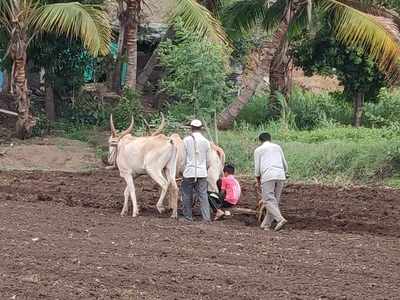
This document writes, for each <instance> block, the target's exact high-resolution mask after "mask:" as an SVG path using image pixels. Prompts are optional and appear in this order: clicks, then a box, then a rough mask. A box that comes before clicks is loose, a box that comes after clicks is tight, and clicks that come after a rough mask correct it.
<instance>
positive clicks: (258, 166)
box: [254, 142, 288, 183]
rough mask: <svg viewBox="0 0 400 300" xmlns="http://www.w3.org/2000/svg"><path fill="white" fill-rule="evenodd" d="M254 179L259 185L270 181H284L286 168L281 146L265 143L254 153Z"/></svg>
mask: <svg viewBox="0 0 400 300" xmlns="http://www.w3.org/2000/svg"><path fill="white" fill-rule="evenodd" d="M254 166H255V175H256V177H259V176H260V177H261V183H264V182H266V181H271V180H286V175H285V173H286V172H287V169H288V166H287V162H286V159H285V156H284V155H283V151H282V148H281V146H279V145H277V144H273V143H271V142H265V143H263V144H262V145H261V146H259V147H258V148H257V149H256V150H255V151H254Z"/></svg>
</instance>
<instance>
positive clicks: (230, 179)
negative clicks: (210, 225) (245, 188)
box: [209, 165, 241, 220]
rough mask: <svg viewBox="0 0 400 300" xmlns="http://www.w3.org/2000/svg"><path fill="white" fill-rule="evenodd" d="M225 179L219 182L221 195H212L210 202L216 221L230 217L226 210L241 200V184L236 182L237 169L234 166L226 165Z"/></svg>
mask: <svg viewBox="0 0 400 300" xmlns="http://www.w3.org/2000/svg"><path fill="white" fill-rule="evenodd" d="M223 171H224V177H222V179H221V180H219V182H218V187H220V195H216V194H215V193H210V195H209V201H210V205H211V207H212V208H213V209H214V211H215V219H214V220H218V219H219V218H221V217H222V216H224V215H230V213H229V211H224V210H223V209H224V208H230V207H233V206H235V205H236V204H238V202H239V198H240V193H241V189H240V184H239V182H238V181H237V180H236V178H235V176H234V174H235V168H234V167H233V166H232V165H225V167H224V170H223Z"/></svg>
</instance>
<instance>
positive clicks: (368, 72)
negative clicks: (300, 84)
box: [293, 24, 386, 100]
mask: <svg viewBox="0 0 400 300" xmlns="http://www.w3.org/2000/svg"><path fill="white" fill-rule="evenodd" d="M293 49H294V51H293V55H294V59H295V63H296V65H297V66H299V67H301V68H302V69H303V70H304V72H305V74H306V75H308V76H311V75H313V74H321V75H328V76H329V75H336V76H337V78H338V80H339V81H340V83H341V84H342V85H343V86H344V93H345V96H347V98H348V99H350V100H352V99H353V97H354V96H355V95H356V94H357V93H362V94H363V95H364V96H365V100H375V99H376V97H377V96H378V93H379V91H380V89H381V88H382V87H383V86H385V84H386V81H385V76H384V74H382V73H381V72H380V71H379V68H378V66H377V65H376V63H375V62H374V61H373V60H372V59H371V58H370V57H369V56H368V55H367V54H366V53H365V51H363V49H361V48H350V47H346V46H344V45H343V44H342V43H340V42H339V41H338V40H337V39H336V38H335V35H334V33H333V32H332V30H331V28H330V26H329V24H325V25H324V26H323V28H322V29H321V31H320V32H319V33H318V34H316V35H315V37H314V38H313V39H309V35H307V34H305V36H303V38H302V39H301V40H300V41H299V42H297V43H296V44H295V47H294V48H293Z"/></svg>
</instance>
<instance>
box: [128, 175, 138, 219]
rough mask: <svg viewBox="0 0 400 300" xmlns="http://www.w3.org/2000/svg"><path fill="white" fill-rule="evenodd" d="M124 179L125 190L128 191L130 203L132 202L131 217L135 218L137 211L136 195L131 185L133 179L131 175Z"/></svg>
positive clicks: (133, 186)
mask: <svg viewBox="0 0 400 300" xmlns="http://www.w3.org/2000/svg"><path fill="white" fill-rule="evenodd" d="M124 178H125V181H126V184H127V185H128V186H127V189H128V191H129V195H130V196H131V201H132V206H133V211H132V217H136V216H137V215H138V214H139V209H138V205H137V201H136V194H135V185H134V184H133V178H132V175H128V176H126V177H124Z"/></svg>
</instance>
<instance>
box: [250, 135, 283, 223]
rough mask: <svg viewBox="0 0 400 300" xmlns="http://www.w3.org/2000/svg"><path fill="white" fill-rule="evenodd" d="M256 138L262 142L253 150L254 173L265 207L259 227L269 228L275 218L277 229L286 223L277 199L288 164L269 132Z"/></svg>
mask: <svg viewBox="0 0 400 300" xmlns="http://www.w3.org/2000/svg"><path fill="white" fill-rule="evenodd" d="M258 138H259V140H260V142H261V143H262V144H261V146H259V147H258V148H257V149H256V150H255V151H254V165H255V175H256V178H257V184H258V186H259V187H261V190H262V201H263V204H264V205H265V207H266V208H267V214H266V215H265V218H264V220H263V222H262V223H261V228H263V229H264V230H269V229H270V228H271V226H272V222H273V221H274V220H275V221H276V222H277V225H276V226H275V228H274V229H275V230H279V229H281V228H282V227H283V226H284V225H285V224H286V223H287V221H286V219H285V218H284V217H283V216H282V214H281V211H280V209H279V200H280V196H281V193H282V190H283V186H284V183H285V180H286V173H287V169H288V166H287V162H286V159H285V156H284V154H283V151H282V148H281V147H280V146H279V145H277V144H274V143H271V135H270V134H269V133H267V132H264V133H261V134H260V136H259V137H258Z"/></svg>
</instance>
